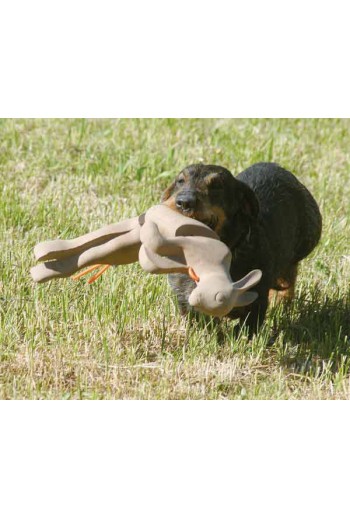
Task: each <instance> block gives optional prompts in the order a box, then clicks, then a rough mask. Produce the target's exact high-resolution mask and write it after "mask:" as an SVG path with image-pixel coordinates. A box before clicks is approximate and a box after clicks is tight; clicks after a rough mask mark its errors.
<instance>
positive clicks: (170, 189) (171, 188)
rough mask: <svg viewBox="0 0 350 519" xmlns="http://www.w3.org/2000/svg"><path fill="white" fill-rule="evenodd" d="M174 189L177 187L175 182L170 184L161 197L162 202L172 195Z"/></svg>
mask: <svg viewBox="0 0 350 519" xmlns="http://www.w3.org/2000/svg"><path fill="white" fill-rule="evenodd" d="M174 189H175V182H173V183H172V184H170V186H169V187H167V188H166V190H165V191H164V192H163V194H162V198H161V199H160V201H161V203H163V202H166V201H167V200H168V199H169V198H170V197H171V195H172V194H173V191H174Z"/></svg>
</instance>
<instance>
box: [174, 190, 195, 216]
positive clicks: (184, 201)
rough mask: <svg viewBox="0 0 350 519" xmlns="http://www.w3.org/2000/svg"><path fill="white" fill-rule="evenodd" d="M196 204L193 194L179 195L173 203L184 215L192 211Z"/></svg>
mask: <svg viewBox="0 0 350 519" xmlns="http://www.w3.org/2000/svg"><path fill="white" fill-rule="evenodd" d="M196 202H197V200H196V195H195V194H193V193H180V194H179V195H177V197H176V201H175V203H176V207H177V209H179V210H180V211H183V212H185V213H186V212H187V213H189V212H190V211H193V210H194V209H195V207H196Z"/></svg>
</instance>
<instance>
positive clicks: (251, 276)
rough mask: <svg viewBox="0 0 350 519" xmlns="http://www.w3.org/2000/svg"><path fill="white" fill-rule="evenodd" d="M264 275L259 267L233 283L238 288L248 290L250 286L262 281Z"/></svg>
mask: <svg viewBox="0 0 350 519" xmlns="http://www.w3.org/2000/svg"><path fill="white" fill-rule="evenodd" d="M261 277H262V272H261V270H259V269H255V270H252V271H251V272H248V274H247V275H246V276H244V278H242V279H240V280H239V281H236V282H235V283H232V286H233V288H234V289H236V290H242V291H243V290H248V288H252V287H255V285H257V284H258V283H259V281H260V279H261Z"/></svg>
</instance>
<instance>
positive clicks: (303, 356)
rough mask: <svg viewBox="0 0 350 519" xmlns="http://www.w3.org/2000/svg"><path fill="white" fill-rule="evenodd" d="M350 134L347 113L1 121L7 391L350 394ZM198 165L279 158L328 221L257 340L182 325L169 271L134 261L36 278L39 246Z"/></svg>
mask: <svg viewBox="0 0 350 519" xmlns="http://www.w3.org/2000/svg"><path fill="white" fill-rule="evenodd" d="M349 139H350V122H349V120H330V119H323V120H314V119H307V120H303V119H294V120H283V119H275V120H268V119H267V120H252V119H249V120H225V119H220V120H211V119H198V120H197V119H183V120H181V119H180V120H175V119H169V120H164V119H153V120H135V119H131V120H127V119H124V120H2V121H1V122H0V187H1V189H0V192H1V195H0V196H1V197H0V240H1V249H0V250H1V252H0V268H1V278H0V397H1V398H3V399H39V398H42V399H62V398H64V399H77V398H84V399H102V398H105V399H111V398H118V399H119V398H125V399H135V398H136V399H176V398H178V399H223V398H224V399H226V398H227V399H241V398H245V399H286V398H288V399H326V398H327V399H329V398H339V399H348V398H349V397H350V378H349V372H350V371H349V370H350V339H349V336H350V297H349V280H350V252H349V244H350V231H349V225H350V204H349V199H350V153H349ZM201 160H203V161H204V162H206V163H215V164H221V165H223V166H226V167H227V168H229V169H230V170H231V171H232V172H233V173H238V172H239V171H241V170H242V169H244V168H245V167H247V166H249V165H250V164H252V163H254V162H257V161H260V160H272V161H276V162H279V163H280V164H281V165H283V166H284V167H286V168H288V169H290V170H291V171H293V172H294V173H296V174H297V176H298V178H299V179H300V180H301V181H302V182H304V183H305V185H306V186H307V187H308V188H310V190H311V191H312V193H313V194H314V196H315V197H316V199H317V200H318V202H319V204H320V207H321V211H322V214H323V218H324V230H323V236H322V240H321V243H320V245H319V246H318V247H317V249H316V250H315V251H314V252H313V254H312V255H311V256H310V257H308V258H307V259H306V260H304V262H302V266H301V269H300V276H299V279H298V284H297V297H296V299H295V301H294V303H293V304H292V305H291V307H290V308H286V307H282V306H274V307H271V308H270V310H269V313H268V318H267V320H266V324H265V326H264V328H263V330H262V331H261V333H260V334H259V336H258V337H256V338H254V339H253V340H252V341H251V342H249V341H248V340H247V338H246V337H245V336H244V334H242V336H241V337H240V338H239V339H238V340H237V339H235V338H234V336H233V333H232V324H231V323H228V322H224V323H223V326H222V335H223V339H222V342H220V341H219V340H218V336H217V333H216V331H215V329H213V328H212V327H211V326H210V325H207V326H205V325H204V324H203V323H199V324H191V323H189V322H187V321H186V320H183V319H182V318H181V317H180V316H179V314H178V312H177V309H176V305H175V302H174V300H173V297H172V294H171V292H170V290H169V288H168V285H167V280H166V277H165V276H151V275H147V274H146V273H143V272H142V271H141V269H140V267H139V266H138V265H136V264H135V265H131V266H128V267H121V268H119V269H113V270H111V269H110V271H108V272H107V273H106V274H105V275H104V276H103V277H102V278H101V279H100V280H99V281H98V282H97V283H96V284H94V285H92V286H89V285H87V284H85V283H84V282H82V281H81V282H73V281H72V280H56V281H54V282H51V283H49V284H45V285H35V284H34V283H33V282H32V281H31V278H30V276H29V269H30V267H31V266H32V265H33V264H34V258H33V253H32V250H33V247H34V245H35V244H36V243H38V242H39V241H43V240H46V239H53V238H57V237H74V236H78V235H81V234H83V233H85V232H88V231H90V230H93V229H97V228H98V227H101V226H103V225H105V224H108V223H112V222H116V221H119V220H121V219H123V218H126V217H129V216H134V215H137V214H139V213H141V212H142V211H144V210H145V209H147V208H148V207H150V206H151V205H153V204H155V203H157V202H158V201H159V198H160V194H161V192H162V190H163V189H164V188H165V187H166V186H167V184H168V183H169V180H170V179H171V178H172V177H173V176H174V174H175V173H177V172H178V171H179V170H180V169H182V168H183V167H184V166H185V165H187V164H189V163H193V162H198V161H201ZM273 334H274V336H275V341H274V343H273V344H271V340H270V339H271V335H273Z"/></svg>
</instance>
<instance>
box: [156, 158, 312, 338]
mask: <svg viewBox="0 0 350 519" xmlns="http://www.w3.org/2000/svg"><path fill="white" fill-rule="evenodd" d="M161 202H162V203H164V204H166V205H167V206H169V207H171V208H172V209H173V210H175V211H178V212H180V213H182V214H184V215H185V216H189V217H191V218H194V219H196V220H199V221H201V222H203V223H205V224H206V225H208V226H209V227H210V228H211V229H213V230H214V231H215V232H216V233H217V234H218V236H219V238H220V240H221V241H223V242H224V243H225V244H226V245H227V246H228V247H229V249H230V250H231V253H232V262H231V272H230V273H231V277H232V279H233V281H236V280H238V279H240V278H242V277H243V276H245V275H246V274H247V273H248V272H250V271H251V270H253V269H260V270H261V271H262V273H263V275H262V278H261V280H260V282H259V284H258V285H257V286H256V287H254V290H255V291H256V292H257V293H258V298H257V299H256V301H254V302H253V303H252V304H251V305H249V306H247V307H243V308H236V309H233V310H232V311H231V312H230V313H229V314H228V315H227V317H228V318H231V319H237V318H238V319H239V324H240V327H242V326H243V325H246V326H247V328H248V335H249V337H250V338H251V337H252V336H253V335H254V334H255V333H257V332H258V330H259V328H260V327H261V325H262V324H263V321H264V319H265V315H266V310H267V307H268V301H269V294H270V297H271V294H272V293H275V292H271V291H277V293H278V294H279V299H291V298H292V297H293V295H294V290H295V282H296V278H297V272H298V264H299V262H300V261H301V260H302V259H303V258H305V257H306V256H307V255H308V254H310V252H311V251H312V250H313V249H314V248H315V247H316V245H317V243H318V241H319V239H320V236H321V231H322V217H321V213H320V211H319V208H318V205H317V203H316V201H315V199H314V198H313V196H312V195H311V193H310V192H309V191H308V189H307V188H306V187H305V186H304V185H303V184H302V183H301V182H300V181H299V180H298V179H297V178H296V177H295V176H294V175H293V174H292V173H291V172H290V171H287V170H286V169H284V168H282V167H281V166H279V165H278V164H276V163H272V162H259V163H257V164H253V165H252V166H250V167H249V168H248V169H246V170H244V171H243V172H242V173H240V174H239V175H237V176H236V177H234V176H233V175H232V174H231V172H230V171H229V170H227V169H226V168H224V167H221V166H215V165H205V164H192V165H190V166H188V167H186V168H185V169H183V170H182V171H181V172H180V173H179V175H178V176H177V177H176V178H175V180H174V182H173V183H172V184H171V185H170V186H169V187H168V188H167V189H166V190H165V192H164V193H163V195H162V198H161ZM169 283H170V286H171V287H172V289H173V290H174V291H175V294H176V296H177V300H178V305H179V309H180V312H181V313H182V314H183V315H186V314H188V313H189V312H190V311H191V307H190V305H189V303H188V297H189V295H190V294H191V292H192V290H193V289H194V288H195V282H194V281H193V280H192V279H190V278H189V277H188V276H186V275H184V274H170V275H169Z"/></svg>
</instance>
